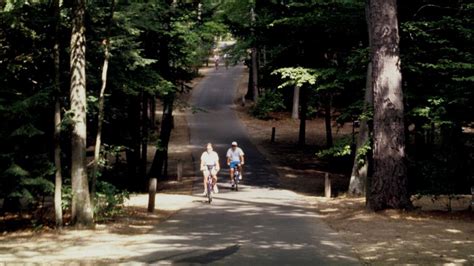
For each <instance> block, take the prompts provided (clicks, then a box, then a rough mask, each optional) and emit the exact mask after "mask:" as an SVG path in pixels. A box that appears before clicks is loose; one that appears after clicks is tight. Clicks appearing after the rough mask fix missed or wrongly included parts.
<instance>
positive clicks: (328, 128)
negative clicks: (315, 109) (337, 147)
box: [324, 94, 334, 148]
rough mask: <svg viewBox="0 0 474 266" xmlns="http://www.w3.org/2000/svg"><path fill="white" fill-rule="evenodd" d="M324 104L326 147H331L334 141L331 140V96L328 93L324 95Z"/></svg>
mask: <svg viewBox="0 0 474 266" xmlns="http://www.w3.org/2000/svg"><path fill="white" fill-rule="evenodd" d="M326 98H327V99H326V104H325V106H324V120H325V124H326V147H327V148H331V147H332V146H333V145H334V143H333V140H332V127H331V122H332V119H331V108H332V106H331V105H332V103H331V102H332V96H331V95H330V94H329V95H327V97H326Z"/></svg>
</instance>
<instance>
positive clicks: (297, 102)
mask: <svg viewBox="0 0 474 266" xmlns="http://www.w3.org/2000/svg"><path fill="white" fill-rule="evenodd" d="M299 109H300V87H299V86H297V85H295V88H294V90H293V109H292V112H291V118H293V119H295V120H297V119H298V118H299V115H298V111H299Z"/></svg>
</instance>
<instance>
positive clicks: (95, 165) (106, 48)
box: [91, 0, 115, 202]
mask: <svg viewBox="0 0 474 266" xmlns="http://www.w3.org/2000/svg"><path fill="white" fill-rule="evenodd" d="M114 11H115V0H112V3H111V6H110V15H109V21H108V24H107V32H106V36H105V39H104V40H103V42H102V44H103V45H104V63H103V64H102V75H101V78H102V85H101V87H100V92H99V110H98V113H99V115H98V118H97V134H96V137H95V148H94V162H93V165H92V182H91V198H92V202H94V200H95V192H96V183H97V175H98V174H99V160H100V147H101V143H102V125H103V123H104V95H105V88H107V73H108V69H109V57H110V52H109V50H110V27H111V23H112V19H113V17H114Z"/></svg>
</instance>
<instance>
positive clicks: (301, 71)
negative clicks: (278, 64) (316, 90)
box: [272, 67, 319, 89]
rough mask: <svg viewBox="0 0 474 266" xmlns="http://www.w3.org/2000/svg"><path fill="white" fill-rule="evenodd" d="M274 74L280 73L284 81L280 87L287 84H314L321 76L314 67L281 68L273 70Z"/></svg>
mask: <svg viewBox="0 0 474 266" xmlns="http://www.w3.org/2000/svg"><path fill="white" fill-rule="evenodd" d="M272 75H280V77H281V79H282V80H284V82H283V83H282V84H281V85H280V86H278V88H280V89H281V88H284V87H287V86H298V87H303V86H304V85H314V84H315V83H316V80H317V79H318V77H319V73H317V71H316V70H314V69H307V68H303V67H296V68H293V67H286V68H280V69H277V70H275V71H273V72H272Z"/></svg>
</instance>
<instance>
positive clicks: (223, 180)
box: [130, 66, 358, 265]
mask: <svg viewBox="0 0 474 266" xmlns="http://www.w3.org/2000/svg"><path fill="white" fill-rule="evenodd" d="M242 71H243V67H242V66H237V67H233V68H229V69H228V70H226V69H225V68H220V69H218V70H213V71H211V72H210V73H209V74H208V75H207V76H206V77H205V78H204V79H203V80H202V81H201V82H200V84H199V86H198V88H196V89H195V90H194V91H193V96H192V102H193V105H195V107H197V108H199V109H203V110H205V111H200V112H197V113H195V114H190V115H189V116H188V123H189V127H190V132H191V140H190V143H191V145H192V146H193V157H194V158H195V163H196V165H197V164H198V163H199V162H198V161H199V158H200V154H201V153H202V151H204V146H205V144H206V143H208V142H212V143H213V144H214V146H215V150H216V151H217V152H218V154H219V155H220V157H221V164H222V165H224V166H225V158H224V156H225V151H226V150H227V148H228V147H229V146H230V143H231V142H232V141H234V140H235V141H238V142H239V145H240V146H241V147H242V148H243V149H244V152H245V153H246V158H247V159H246V167H245V172H244V179H245V183H244V184H245V185H244V186H241V190H240V191H238V192H234V191H231V190H230V189H229V184H228V176H227V173H226V171H227V168H226V167H223V168H224V169H223V171H222V172H221V173H220V175H219V177H220V193H219V194H217V195H215V197H214V201H213V202H212V204H211V205H209V204H207V203H205V198H203V197H199V196H198V195H196V199H195V201H194V203H193V207H192V208H188V209H185V210H182V211H180V212H179V213H178V214H176V215H175V216H173V217H172V219H170V220H168V221H166V222H165V223H162V224H160V225H159V226H158V227H157V229H156V231H154V232H153V233H154V234H156V235H157V236H160V244H161V245H163V246H164V248H161V249H159V250H156V251H153V252H149V253H148V254H143V253H142V255H140V256H137V257H134V258H132V259H131V260H130V261H135V262H145V263H153V264H184V265H197V264H215V265H224V264H225V265H331V264H332V265H346V264H347V265H353V264H358V262H357V260H356V259H355V258H354V257H353V255H352V254H351V253H350V251H349V250H350V248H349V247H347V246H345V245H344V244H342V243H341V242H340V241H339V240H338V237H337V234H336V233H335V232H333V231H331V230H330V229H329V228H328V227H327V226H326V225H325V224H324V223H322V222H321V221H320V220H319V219H318V217H317V215H316V213H315V212H314V210H312V209H311V208H309V207H308V204H307V203H306V202H305V200H304V199H303V197H301V196H299V195H297V194H295V193H293V192H290V191H285V190H279V189H277V187H278V182H277V178H276V176H277V175H276V173H275V170H274V169H273V168H272V167H271V164H270V163H269V162H268V161H267V160H266V159H265V158H264V157H263V156H262V155H261V154H260V153H259V152H258V150H257V148H256V147H255V146H254V145H253V144H252V143H251V142H250V141H249V139H248V136H247V133H246V131H245V129H244V128H243V126H242V125H241V124H240V122H239V120H238V119H237V117H236V114H235V113H234V112H233V110H232V105H233V99H234V95H235V89H236V85H237V83H238V80H239V79H240V77H241V74H242ZM196 169H199V167H197V166H196ZM196 174H197V175H200V173H199V172H197V173H196ZM202 191H203V188H202V185H201V184H197V185H196V189H195V194H198V193H202Z"/></svg>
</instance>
